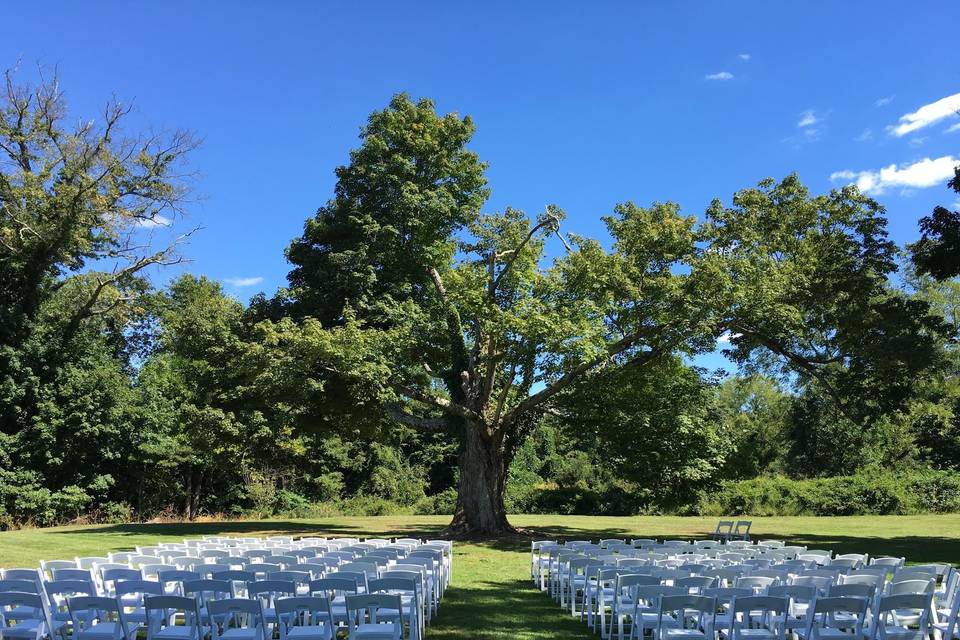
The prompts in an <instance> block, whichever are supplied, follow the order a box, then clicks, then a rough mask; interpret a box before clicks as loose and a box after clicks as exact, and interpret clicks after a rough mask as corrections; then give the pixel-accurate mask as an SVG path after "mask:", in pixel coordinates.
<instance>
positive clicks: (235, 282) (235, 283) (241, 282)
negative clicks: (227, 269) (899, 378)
mask: <svg viewBox="0 0 960 640" xmlns="http://www.w3.org/2000/svg"><path fill="white" fill-rule="evenodd" d="M223 281H224V282H226V283H227V284H229V285H230V286H231V287H252V286H253V285H255V284H260V283H261V282H263V277H262V276H254V277H253V278H224V279H223Z"/></svg>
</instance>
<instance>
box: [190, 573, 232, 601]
mask: <svg viewBox="0 0 960 640" xmlns="http://www.w3.org/2000/svg"><path fill="white" fill-rule="evenodd" d="M183 595H185V596H189V597H192V598H198V599H199V600H200V602H201V603H202V604H205V603H206V602H208V601H209V600H222V599H224V598H232V597H233V596H234V592H233V584H232V583H231V582H230V581H229V580H211V579H209V578H201V579H200V580H187V581H185V582H184V583H183Z"/></svg>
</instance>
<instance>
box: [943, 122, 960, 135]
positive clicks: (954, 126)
mask: <svg viewBox="0 0 960 640" xmlns="http://www.w3.org/2000/svg"><path fill="white" fill-rule="evenodd" d="M954 131H960V122H958V123H956V124H952V125H950V128H948V129H947V130H946V131H944V133H953V132H954Z"/></svg>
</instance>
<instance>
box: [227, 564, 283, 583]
mask: <svg viewBox="0 0 960 640" xmlns="http://www.w3.org/2000/svg"><path fill="white" fill-rule="evenodd" d="M282 569H283V567H281V566H280V565H279V564H276V563H271V562H249V563H247V564H244V565H243V570H244V571H252V572H253V573H255V574H257V578H258V579H260V580H264V579H266V577H267V574H268V573H273V572H274V571H280V570H282ZM229 570H230V567H227V568H225V569H223V571H229Z"/></svg>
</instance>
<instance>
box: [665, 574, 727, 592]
mask: <svg viewBox="0 0 960 640" xmlns="http://www.w3.org/2000/svg"><path fill="white" fill-rule="evenodd" d="M716 584H717V579H716V578H713V577H710V576H686V577H683V578H677V579H676V580H674V581H673V585H674V586H675V587H680V588H681V589H687V590H688V591H690V592H691V593H696V594H699V593H702V592H703V590H704V589H709V588H710V587H713V586H716Z"/></svg>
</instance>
